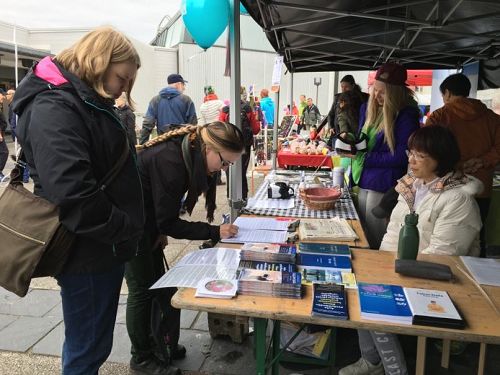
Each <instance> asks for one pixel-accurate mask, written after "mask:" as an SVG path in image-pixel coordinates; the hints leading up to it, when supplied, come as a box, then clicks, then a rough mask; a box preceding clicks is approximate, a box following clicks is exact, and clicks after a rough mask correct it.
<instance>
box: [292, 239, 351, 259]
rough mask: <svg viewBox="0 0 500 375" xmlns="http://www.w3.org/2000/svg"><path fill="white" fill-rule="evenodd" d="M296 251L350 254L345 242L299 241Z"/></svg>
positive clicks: (303, 252)
mask: <svg viewBox="0 0 500 375" xmlns="http://www.w3.org/2000/svg"><path fill="white" fill-rule="evenodd" d="M298 251H299V252H300V253H302V254H325V255H343V256H348V257H350V256H351V249H350V248H349V245H346V244H334V243H319V242H300V243H299V244H298Z"/></svg>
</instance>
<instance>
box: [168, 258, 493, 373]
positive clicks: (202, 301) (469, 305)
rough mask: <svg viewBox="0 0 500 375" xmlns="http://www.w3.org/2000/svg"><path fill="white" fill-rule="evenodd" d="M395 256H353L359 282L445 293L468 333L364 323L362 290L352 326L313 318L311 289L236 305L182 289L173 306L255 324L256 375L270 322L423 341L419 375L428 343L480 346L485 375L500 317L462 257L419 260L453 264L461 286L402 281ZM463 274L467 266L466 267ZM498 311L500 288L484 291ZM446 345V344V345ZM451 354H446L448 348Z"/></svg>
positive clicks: (261, 369) (351, 299)
mask: <svg viewBox="0 0 500 375" xmlns="http://www.w3.org/2000/svg"><path fill="white" fill-rule="evenodd" d="M394 257H395V255H394V253H391V252H385V251H375V250H353V269H354V272H355V273H356V278H357V280H358V281H363V282H372V283H384V284H397V285H402V286H406V287H418V288H423V289H436V290H446V291H447V292H448V293H449V295H450V297H451V298H452V300H453V302H454V303H455V304H456V306H457V307H458V308H459V309H460V311H461V312H462V314H463V316H464V318H465V320H466V321H467V323H468V324H467V328H466V329H464V330H454V329H447V328H435V327H426V326H417V325H410V326H408V325H399V324H391V323H385V322H375V321H369V320H363V319H361V318H360V308H359V300H358V295H357V290H348V291H347V294H348V307H349V320H345V321H344V320H334V319H327V318H318V317H312V316H311V303H312V302H311V288H310V287H308V288H306V293H305V296H304V297H303V298H302V299H301V300H295V299H286V298H272V297H261V296H238V297H237V298H234V299H232V300H221V299H211V298H195V297H194V293H195V290H194V289H187V288H185V289H180V290H179V291H178V292H177V293H176V294H175V295H174V297H173V298H172V305H174V306H175V307H177V308H181V309H190V310H201V311H208V312H215V313H222V314H229V315H239V316H248V317H253V318H254V324H255V347H256V361H257V374H258V375H263V374H265V373H266V371H265V368H266V364H265V347H266V335H265V327H266V324H267V320H268V319H271V320H274V321H276V322H277V323H278V326H279V321H282V320H283V321H291V322H299V323H310V324H320V325H326V326H335V327H345V328H353V329H367V330H378V331H382V332H392V333H399V334H405V335H412V336H418V344H417V371H416V373H417V375H423V374H424V373H425V346H426V338H428V337H434V338H442V339H449V340H460V341H469V342H479V343H481V349H480V359H479V369H478V374H482V373H483V371H484V360H485V356H486V355H485V353H486V344H488V343H491V344H500V319H499V318H500V317H499V316H497V315H496V313H495V311H494V310H493V308H492V307H491V306H490V305H489V304H488V302H487V301H486V299H485V298H484V297H483V295H482V294H481V293H480V292H479V291H478V290H477V289H476V287H475V286H474V285H473V283H472V282H471V281H470V280H469V279H468V278H467V277H466V276H465V275H463V274H462V273H461V271H459V270H458V269H457V265H461V262H460V260H459V259H458V258H457V257H451V256H444V255H443V256H419V259H421V260H428V261H433V262H436V263H443V264H448V265H449V266H450V267H451V269H452V271H453V273H454V275H455V276H456V280H455V281H454V282H445V281H435V280H424V279H416V278H411V277H405V276H400V275H399V274H396V273H395V272H394ZM462 268H463V266H462ZM484 289H485V291H486V292H487V293H488V294H489V295H490V297H491V298H492V299H493V301H494V302H496V304H497V306H500V288H495V287H488V286H484ZM272 341H273V342H274V343H275V345H273V347H272V348H273V349H272V351H273V353H274V354H278V352H279V330H278V332H277V333H276V332H274V333H273V338H272ZM445 342H446V341H445ZM445 351H446V348H445ZM272 369H273V374H277V371H278V361H277V360H275V361H274V363H273V364H272Z"/></svg>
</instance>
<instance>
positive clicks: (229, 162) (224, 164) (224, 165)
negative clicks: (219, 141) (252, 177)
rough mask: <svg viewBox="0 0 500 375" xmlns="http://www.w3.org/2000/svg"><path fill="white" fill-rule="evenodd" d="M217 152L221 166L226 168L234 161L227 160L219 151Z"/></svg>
mask: <svg viewBox="0 0 500 375" xmlns="http://www.w3.org/2000/svg"><path fill="white" fill-rule="evenodd" d="M218 154H219V158H220V163H221V165H222V168H227V167H230V166H231V165H233V164H234V163H233V162H231V161H227V160H224V159H223V158H222V155H221V154H220V152H218Z"/></svg>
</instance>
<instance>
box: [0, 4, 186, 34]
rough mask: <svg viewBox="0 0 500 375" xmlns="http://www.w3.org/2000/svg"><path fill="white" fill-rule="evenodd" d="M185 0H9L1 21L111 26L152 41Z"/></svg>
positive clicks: (53, 25) (38, 25)
mask: <svg viewBox="0 0 500 375" xmlns="http://www.w3.org/2000/svg"><path fill="white" fill-rule="evenodd" d="M180 4H181V0H144V1H137V0H77V1H75V0H47V1H40V0H16V1H10V2H6V3H5V4H3V5H2V7H1V11H0V21H4V22H8V23H12V24H17V25H19V26H24V27H27V28H60V27H72V28H91V27H95V26H100V25H111V26H114V27H116V28H117V29H119V30H121V31H123V32H125V33H126V34H127V35H128V36H130V37H133V38H135V39H138V40H140V41H142V42H145V43H149V42H150V41H151V40H152V39H153V38H154V36H155V35H156V30H157V28H158V25H159V23H160V22H161V20H162V18H163V17H164V16H165V15H170V16H172V15H174V14H175V13H176V12H177V11H178V10H179V9H180Z"/></svg>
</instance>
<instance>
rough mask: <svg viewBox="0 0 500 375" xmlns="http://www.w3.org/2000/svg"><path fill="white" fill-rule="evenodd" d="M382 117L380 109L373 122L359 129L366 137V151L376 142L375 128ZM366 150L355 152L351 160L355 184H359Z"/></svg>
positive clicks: (371, 148)
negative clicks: (354, 156)
mask: <svg viewBox="0 0 500 375" xmlns="http://www.w3.org/2000/svg"><path fill="white" fill-rule="evenodd" d="M382 118H383V114H382V110H380V113H379V114H378V116H377V117H376V118H375V122H374V123H373V124H368V123H365V125H364V126H363V129H361V132H362V133H365V134H366V136H367V138H368V143H367V150H368V151H367V152H370V151H371V150H373V148H374V147H375V143H376V142H377V128H378V126H379V125H380V123H381V122H382ZM367 152H358V153H356V158H355V159H353V161H352V180H353V181H354V183H355V184H356V185H357V184H359V180H360V179H361V174H362V173H363V166H364V164H365V157H366V153H367Z"/></svg>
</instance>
